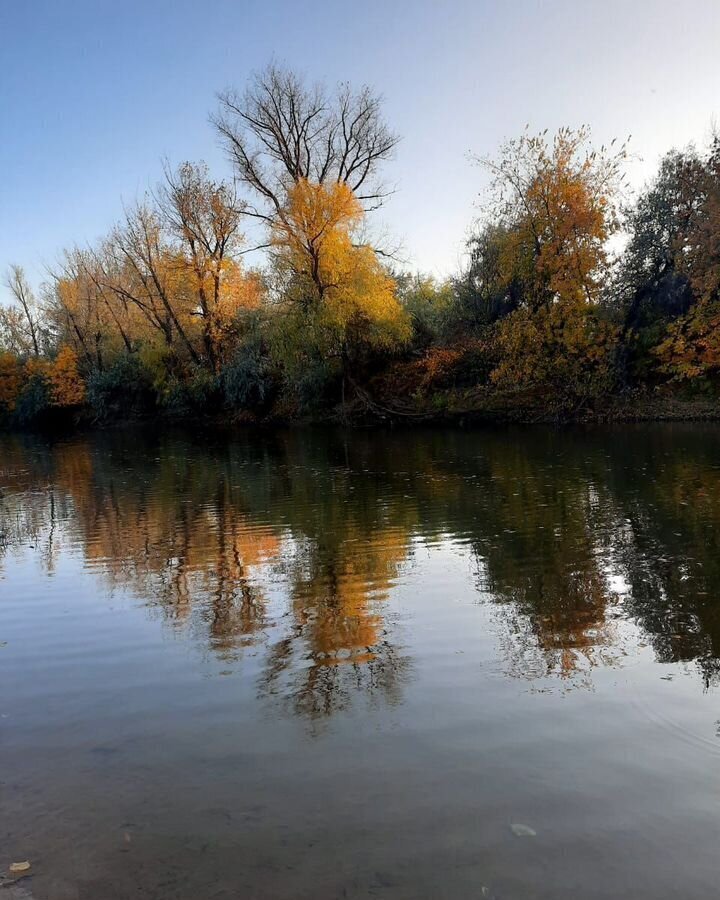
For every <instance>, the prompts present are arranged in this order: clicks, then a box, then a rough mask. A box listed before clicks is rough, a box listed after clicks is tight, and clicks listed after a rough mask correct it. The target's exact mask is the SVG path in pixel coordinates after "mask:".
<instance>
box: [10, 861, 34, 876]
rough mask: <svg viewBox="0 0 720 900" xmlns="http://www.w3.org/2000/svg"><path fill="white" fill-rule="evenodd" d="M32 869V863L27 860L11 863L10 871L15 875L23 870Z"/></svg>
mask: <svg viewBox="0 0 720 900" xmlns="http://www.w3.org/2000/svg"><path fill="white" fill-rule="evenodd" d="M29 869H30V863H29V862H28V861H27V860H25V861H24V862H16V863H10V872H12V874H13V875H19V874H20V873H21V872H27V871H29Z"/></svg>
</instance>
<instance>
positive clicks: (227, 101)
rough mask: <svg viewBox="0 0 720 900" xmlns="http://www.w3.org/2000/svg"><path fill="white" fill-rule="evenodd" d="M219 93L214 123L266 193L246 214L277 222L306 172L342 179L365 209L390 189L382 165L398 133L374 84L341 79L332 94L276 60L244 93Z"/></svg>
mask: <svg viewBox="0 0 720 900" xmlns="http://www.w3.org/2000/svg"><path fill="white" fill-rule="evenodd" d="M219 100H220V110H219V112H218V113H217V114H216V115H215V116H214V117H213V119H212V121H213V124H214V125H215V127H216V128H217V130H218V132H219V134H220V136H221V139H222V141H223V143H224V145H225V147H226V149H227V150H228V152H229V154H230V157H231V159H232V161H233V163H234V166H235V170H236V173H237V175H238V177H239V178H240V179H241V180H242V181H243V182H245V183H246V184H247V185H248V186H249V187H250V188H251V189H252V190H253V191H254V192H255V193H256V194H257V195H259V197H260V198H261V203H260V205H258V206H249V207H248V209H247V213H248V214H249V215H253V216H255V217H256V218H258V219H261V220H263V221H265V222H268V223H272V222H273V221H275V220H276V218H277V217H278V216H282V207H283V197H284V195H285V193H286V191H287V189H288V187H290V186H291V184H292V183H293V182H298V181H300V180H301V179H303V178H306V179H308V180H310V181H315V182H317V183H319V184H324V183H326V182H331V181H336V182H343V183H345V184H347V185H348V186H349V187H350V188H352V190H353V191H354V192H355V194H356V195H357V196H358V198H359V199H360V200H361V201H362V203H363V204H364V206H365V208H366V209H373V208H377V207H378V206H380V205H381V204H382V202H383V200H384V199H385V197H386V196H387V194H388V191H387V190H386V189H385V188H384V187H383V185H382V183H381V182H380V181H379V180H378V169H379V167H380V164H381V163H382V162H383V161H384V160H386V159H388V158H389V157H390V156H391V155H392V152H393V150H394V148H395V146H396V144H397V143H398V140H399V138H398V136H397V135H395V134H394V133H393V132H391V131H390V130H389V128H388V127H387V125H386V124H385V122H384V121H383V118H382V115H381V106H382V98H381V97H380V96H378V95H377V94H375V93H373V91H372V90H371V89H370V88H369V87H362V88H361V89H360V90H359V91H357V92H355V91H353V90H352V89H351V88H350V87H349V85H347V84H341V85H339V86H338V88H337V90H336V91H335V92H334V93H333V94H329V93H328V92H327V91H326V90H325V88H324V87H321V86H319V85H316V86H314V87H308V86H307V85H306V84H305V83H304V82H303V80H302V79H301V78H300V77H299V76H298V75H296V74H294V73H292V72H289V71H286V70H284V69H281V68H278V67H277V66H274V65H271V66H269V67H268V68H267V69H265V70H264V71H263V72H260V73H259V74H257V75H256V76H255V77H254V79H253V81H252V82H251V84H250V86H249V87H248V89H247V90H246V91H245V93H243V94H238V93H237V92H236V91H234V90H228V91H225V92H223V93H222V94H220V95H219Z"/></svg>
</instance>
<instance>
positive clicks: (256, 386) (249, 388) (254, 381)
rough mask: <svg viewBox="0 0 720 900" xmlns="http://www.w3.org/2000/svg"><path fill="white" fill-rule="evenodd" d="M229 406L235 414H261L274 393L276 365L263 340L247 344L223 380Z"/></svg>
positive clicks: (233, 361)
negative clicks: (271, 361) (263, 344)
mask: <svg viewBox="0 0 720 900" xmlns="http://www.w3.org/2000/svg"><path fill="white" fill-rule="evenodd" d="M220 381H221V384H222V390H223V396H224V399H225V403H226V404H227V406H228V407H230V409H233V410H250V411H251V412H259V411H261V410H263V409H265V408H266V407H267V405H268V403H269V400H270V398H271V395H272V394H273V393H274V391H273V388H274V379H273V375H272V365H271V363H270V360H269V359H268V357H267V355H266V354H265V353H264V352H263V346H262V343H261V341H259V340H251V341H248V342H246V343H245V344H243V345H242V346H241V347H240V348H239V349H238V350H237V352H236V353H235V356H234V357H233V358H232V360H231V361H230V362H229V363H228V364H227V365H226V366H225V368H224V369H223V371H222V375H221V376H220Z"/></svg>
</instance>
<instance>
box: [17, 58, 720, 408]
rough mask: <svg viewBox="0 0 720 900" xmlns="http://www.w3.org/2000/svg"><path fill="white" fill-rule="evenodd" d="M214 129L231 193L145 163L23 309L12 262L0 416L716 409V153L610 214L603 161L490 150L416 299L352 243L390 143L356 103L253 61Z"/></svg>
mask: <svg viewBox="0 0 720 900" xmlns="http://www.w3.org/2000/svg"><path fill="white" fill-rule="evenodd" d="M213 121H214V124H215V126H216V129H217V131H218V135H219V137H220V139H221V141H222V143H223V145H224V147H225V149H226V150H227V152H228V154H229V157H230V159H231V161H232V164H233V180H232V182H225V181H216V180H214V179H213V178H212V176H211V175H210V173H209V172H208V170H207V168H206V167H205V166H204V165H202V164H192V163H185V164H183V165H182V166H180V167H179V168H178V169H177V170H171V169H169V168H167V169H166V172H165V178H164V181H163V183H162V184H161V185H160V186H159V187H158V188H157V189H156V190H155V191H154V192H151V193H150V194H148V195H147V196H146V197H144V198H143V199H142V200H141V201H140V202H138V203H137V204H136V205H135V206H133V207H131V208H128V209H126V211H125V214H124V217H123V220H122V221H121V222H119V223H118V224H117V226H116V227H114V228H113V229H112V230H111V232H110V233H109V234H108V235H107V236H105V237H104V238H103V239H102V240H100V241H98V242H97V243H96V244H95V245H94V246H91V247H73V248H71V249H69V250H67V251H66V252H65V253H64V256H63V260H62V263H61V264H60V265H59V266H58V267H57V268H56V270H55V271H54V272H53V273H52V277H51V278H50V280H49V281H48V282H47V283H46V284H44V285H43V286H42V289H41V291H40V295H39V296H36V294H35V293H34V292H33V290H32V289H31V287H30V285H29V284H28V280H27V278H26V277H25V274H24V272H23V270H22V268H20V267H19V266H12V267H11V269H10V270H9V273H8V278H7V285H8V287H9V289H10V291H11V295H12V298H13V302H12V304H11V305H8V306H6V307H0V420H3V421H5V422H6V423H14V424H20V425H23V424H30V423H33V422H38V421H41V420H43V419H48V418H55V419H57V418H58V417H60V418H63V417H65V418H66V417H67V416H68V415H72V416H74V417H78V416H85V417H89V418H94V419H96V420H105V421H111V420H115V419H118V418H125V417H129V416H142V415H148V414H152V413H157V412H161V413H163V414H165V415H168V416H172V417H176V418H186V417H194V418H197V417H198V416H218V417H220V416H222V417H228V416H229V417H233V418H238V419H242V420H263V419H268V418H271V419H272V418H285V419H288V418H290V419H293V418H301V417H309V416H312V417H336V418H340V419H343V420H347V419H349V418H359V417H371V418H377V417H378V416H380V417H384V418H388V417H389V418H392V417H408V416H411V417H412V416H416V417H429V416H434V415H438V414H457V415H461V414H466V413H473V412H475V413H482V412H488V411H492V412H493V413H495V414H497V413H503V412H505V413H512V414H514V415H516V416H519V417H523V416H528V417H533V418H535V417H539V416H540V417H546V418H547V417H552V418H562V417H572V416H577V415H586V414H595V413H598V414H604V413H607V412H608V411H609V410H611V408H612V407H613V405H615V406H617V405H618V404H622V403H623V402H626V401H628V398H631V399H632V402H634V403H636V405H638V404H639V405H640V406H641V405H642V404H643V403H649V402H650V401H651V400H652V402H655V401H656V400H657V399H658V398H659V399H661V400H662V399H663V398H665V399H667V398H678V397H682V398H684V399H685V400H687V399H693V398H703V399H704V401H705V402H710V403H711V404H712V403H714V402H715V398H716V397H717V389H718V380H719V376H720V138H718V137H715V138H714V139H713V141H712V142H711V144H710V146H709V148H707V149H706V150H705V151H699V150H696V149H695V148H688V149H686V150H682V151H677V150H675V151H672V152H670V153H668V154H667V156H666V157H665V158H664V159H663V160H662V161H661V163H660V167H659V170H658V173H657V175H656V176H655V178H654V179H653V180H652V181H651V182H650V183H649V184H648V185H647V186H646V187H645V188H644V189H643V190H642V191H640V193H639V195H638V196H636V197H635V198H634V199H633V200H632V202H631V201H630V200H629V199H628V195H627V191H626V190H625V188H624V184H623V166H624V161H625V159H626V155H627V154H626V148H625V146H622V147H619V148H613V147H610V148H600V149H599V150H596V149H594V148H593V146H592V144H591V140H590V134H589V131H588V130H587V129H586V128H584V127H583V128H580V129H578V130H575V131H574V130H571V129H567V128H566V129H561V130H560V131H559V132H558V133H557V134H556V135H555V136H554V137H547V136H546V134H541V135H537V136H535V135H531V134H529V133H525V134H523V135H522V136H521V137H519V138H517V139H515V140H511V141H509V142H507V143H506V144H505V145H504V146H502V147H501V148H500V150H499V152H498V153H497V155H496V156H494V157H491V158H481V159H478V160H477V162H478V163H479V164H480V166H482V167H483V169H484V170H485V172H486V173H488V174H489V176H490V179H489V186H488V190H487V194H486V196H485V197H484V200H483V203H482V205H481V215H480V218H479V220H478V222H477V223H476V226H475V228H474V232H473V235H472V237H471V238H470V240H469V242H468V247H467V251H468V252H467V263H466V265H465V267H464V269H463V271H461V272H459V273H458V274H457V275H456V276H455V277H454V278H450V279H447V280H446V281H437V280H435V279H433V278H431V277H428V276H423V275H420V274H417V275H409V274H407V273H398V272H397V271H393V269H392V268H391V267H390V265H389V262H388V261H389V259H391V257H389V256H388V254H387V253H386V252H384V251H383V250H382V249H381V248H379V247H378V246H376V242H375V241H373V240H372V237H371V232H370V231H369V230H368V218H369V214H370V213H371V212H372V211H373V210H375V209H377V207H378V206H380V205H381V204H382V203H383V201H384V199H385V197H386V196H387V192H386V190H385V189H384V187H383V184H382V181H381V177H380V176H381V171H380V170H381V168H382V164H383V163H384V162H385V161H386V160H387V159H388V158H389V157H390V156H391V155H392V152H393V149H394V146H395V144H396V143H397V137H396V136H395V135H394V134H393V133H392V132H391V131H390V130H389V128H388V127H387V125H386V124H385V122H384V121H383V118H382V110H381V104H380V100H379V98H378V97H377V96H376V95H374V94H373V92H372V91H371V90H369V89H368V88H362V89H361V90H360V91H358V92H354V91H353V90H351V89H350V88H349V87H348V86H341V87H339V88H338V90H337V91H336V92H335V93H329V92H327V91H325V90H324V89H323V88H320V87H309V86H307V85H305V84H304V83H303V82H302V80H301V79H299V78H298V77H296V76H295V75H293V74H292V73H289V72H285V71H283V70H280V69H277V68H275V67H270V68H269V69H267V70H266V71H265V72H263V73H261V74H260V75H258V76H256V77H255V79H254V80H253V81H252V82H251V83H250V84H249V86H248V87H247V90H246V91H245V92H244V93H237V92H227V93H225V94H223V95H221V97H220V108H219V111H218V113H217V115H216V116H215V117H214V120H213ZM618 248H621V249H618ZM251 251H255V252H256V254H257V253H260V252H262V253H264V256H263V257H262V259H263V263H262V265H261V266H257V267H254V268H253V267H248V266H246V265H244V264H243V257H244V254H246V253H248V252H251ZM255 258H257V257H255Z"/></svg>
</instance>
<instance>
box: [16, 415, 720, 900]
mask: <svg viewBox="0 0 720 900" xmlns="http://www.w3.org/2000/svg"><path fill="white" fill-rule="evenodd" d="M0 644H1V646H0V715H1V716H2V718H0V847H1V848H2V858H1V859H0V868H2V869H3V870H6V867H7V865H8V864H9V863H11V862H13V861H19V860H25V859H28V860H30V862H31V864H32V869H31V877H29V878H25V879H24V880H23V881H22V882H21V885H22V886H23V887H24V888H25V889H26V890H27V891H28V892H29V893H30V894H31V895H32V896H33V897H35V898H49V900H70V898H72V900H116V898H128V900H129V898H147V900H149V898H153V900H170V898H172V900H209V898H213V900H226V898H227V900H230V898H233V900H234V898H257V900H284V898H308V900H310V898H312V900H324V898H372V897H380V898H389V900H395V898H407V900H419V898H433V900H435V898H453V900H454V898H462V900H465V898H497V900H504V898H517V900H526V898H543V900H545V898H547V900H565V898H567V900H578V898H613V900H615V898H618V897H628V898H633V900H645V898H648V900H650V898H652V900H658V898H683V900H692V898H709V897H715V896H717V893H718V889H719V888H718V885H719V883H720V854H719V852H718V851H719V845H720V731H719V720H720V702H719V701H720V693H719V692H718V684H719V683H720V428H718V427H716V426H699V425H673V426H670V425H656V426H655V425H654V426H624V427H622V428H607V429H594V430H568V431H552V430H545V429H534V428H532V429H531V428H528V429H524V430H522V429H517V430H514V429H507V430H505V429H503V430H487V431H475V432H464V431H459V430H457V431H449V430H437V431H427V432H425V431H418V430H416V431H411V432H367V433H366V432H352V433H347V432H340V431H321V430H308V431H302V430H295V431H290V432H286V433H268V434H264V433H261V432H258V431H254V432H248V433H246V434H240V435H239V436H238V435H235V436H232V437H228V436H227V435H215V434H212V433H210V434H204V433H202V431H201V429H198V432H197V433H196V434H187V433H185V434H175V433H171V434H167V433H165V434H162V435H156V434H149V433H147V432H144V431H135V430H132V431H124V432H117V433H101V434H93V435H89V436H79V437H75V438H72V439H70V440H62V441H56V442H47V441H44V440H42V439H38V438H33V437H30V436H20V437H18V436H15V437H7V436H6V437H4V438H0ZM2 895H3V891H2V890H0V897H2Z"/></svg>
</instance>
